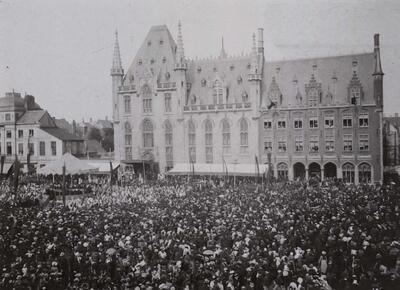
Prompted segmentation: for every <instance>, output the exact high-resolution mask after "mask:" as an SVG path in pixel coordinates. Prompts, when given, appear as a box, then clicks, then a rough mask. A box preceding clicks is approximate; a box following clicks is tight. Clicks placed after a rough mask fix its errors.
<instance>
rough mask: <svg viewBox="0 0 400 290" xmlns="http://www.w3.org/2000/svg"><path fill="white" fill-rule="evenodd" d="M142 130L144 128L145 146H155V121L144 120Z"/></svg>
mask: <svg viewBox="0 0 400 290" xmlns="http://www.w3.org/2000/svg"><path fill="white" fill-rule="evenodd" d="M142 130H143V147H144V148H153V146H154V139H153V123H151V121H150V120H144V122H143V128H142Z"/></svg>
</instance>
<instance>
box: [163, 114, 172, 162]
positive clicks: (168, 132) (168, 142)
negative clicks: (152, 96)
mask: <svg viewBox="0 0 400 290" xmlns="http://www.w3.org/2000/svg"><path fill="white" fill-rule="evenodd" d="M172 137H173V135H172V125H171V123H170V122H169V121H166V122H165V160H166V163H167V167H168V168H171V167H173V165H174V156H173V145H172V144H173V143H172V142H173V141H172V140H173V139H172Z"/></svg>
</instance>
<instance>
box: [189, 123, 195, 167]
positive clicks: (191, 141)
mask: <svg viewBox="0 0 400 290" xmlns="http://www.w3.org/2000/svg"><path fill="white" fill-rule="evenodd" d="M188 129H189V130H188V135H189V162H190V163H196V127H195V125H194V123H193V121H192V120H189V123H188Z"/></svg>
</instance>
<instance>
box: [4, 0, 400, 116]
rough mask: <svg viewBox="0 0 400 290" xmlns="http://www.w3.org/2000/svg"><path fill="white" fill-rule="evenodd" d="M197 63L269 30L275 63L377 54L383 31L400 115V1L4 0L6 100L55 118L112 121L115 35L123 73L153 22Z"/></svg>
mask: <svg viewBox="0 0 400 290" xmlns="http://www.w3.org/2000/svg"><path fill="white" fill-rule="evenodd" d="M179 19H180V20H181V22H182V25H183V37H184V45H185V54H186V55H187V56H188V57H189V58H194V57H196V56H199V57H208V56H210V55H218V54H219V51H220V47H221V36H223V37H224V42H225V49H226V51H227V53H228V54H240V53H241V52H242V51H243V52H245V53H247V52H249V51H250V47H251V35H252V33H253V32H255V31H256V29H257V28H258V27H263V28H264V41H265V54H266V58H267V59H271V60H278V59H283V58H285V59H294V58H304V57H314V56H324V55H337V54H349V53H356V52H365V51H368V52H369V51H372V50H373V34H374V33H380V34H381V57H382V63H383V70H384V72H385V79H384V98H385V113H388V114H392V113H394V112H396V111H400V96H399V95H398V92H399V91H400V90H399V89H400V81H399V75H400V66H399V64H400V50H399V49H398V48H399V47H400V37H399V31H398V29H399V27H400V1H395V0H393V1H366V0H352V1H351V0H348V1H311V0H305V1H299V0H294V1H284V0H275V1H271V0H268V1H266V0H256V1H254V0H253V1H244V0H243V1H239V0H230V1H229V0H224V1H222V0H220V1H215V0H201V1H200V0H197V1H189V0H174V1H172V0H169V1H163V0H158V1H157V0H142V1H137V0H121V1H116V0H79V1H78V0H67V1H64V0H58V1H55V0H40V1H39V0H25V1H23V0H0V95H1V96H4V93H5V92H6V91H11V90H12V89H14V90H15V91H18V92H21V93H24V92H27V93H29V94H33V95H34V96H35V97H36V98H37V101H38V102H39V103H40V105H41V106H42V107H44V108H45V109H47V110H48V111H49V112H50V113H51V114H52V115H53V116H56V117H65V118H67V119H69V120H72V119H76V120H82V118H85V119H86V120H87V119H89V118H90V117H93V118H104V116H106V115H108V116H110V115H111V78H110V67H111V62H112V53H113V51H112V50H113V42H114V31H115V29H116V28H117V29H118V32H119V40H120V48H121V55H122V61H123V65H124V69H125V70H126V69H127V68H128V66H129V65H130V62H131V61H132V60H133V57H134V56H135V53H136V51H137V49H138V48H139V46H140V45H141V43H142V41H143V39H144V37H145V35H146V34H147V32H148V30H149V29H150V27H151V26H152V25H159V24H166V25H167V26H168V27H169V29H170V31H171V33H172V35H173V36H174V38H176V31H177V22H178V20H179Z"/></svg>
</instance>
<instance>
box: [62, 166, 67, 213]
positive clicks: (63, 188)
mask: <svg viewBox="0 0 400 290" xmlns="http://www.w3.org/2000/svg"><path fill="white" fill-rule="evenodd" d="M65 172H66V168H65V161H64V166H63V168H62V174H63V185H62V199H63V205H64V207H65V189H66V188H65Z"/></svg>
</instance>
